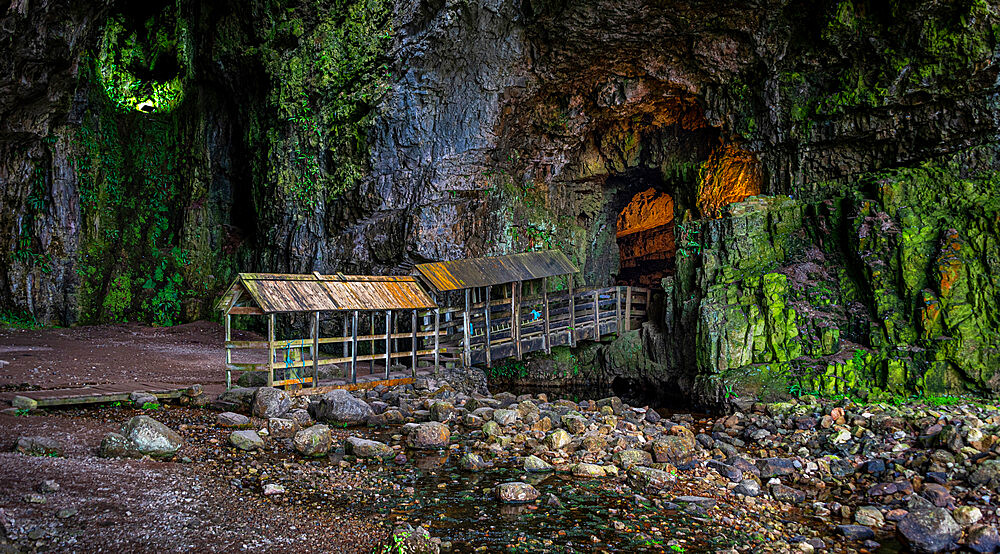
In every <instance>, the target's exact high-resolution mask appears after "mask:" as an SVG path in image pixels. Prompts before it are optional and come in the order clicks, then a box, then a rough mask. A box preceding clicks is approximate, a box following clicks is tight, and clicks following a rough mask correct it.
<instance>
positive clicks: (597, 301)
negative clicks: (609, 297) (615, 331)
mask: <svg viewBox="0 0 1000 554" xmlns="http://www.w3.org/2000/svg"><path fill="white" fill-rule="evenodd" d="M600 338H601V292H600V291H597V290H595V291H594V340H598V339H600Z"/></svg>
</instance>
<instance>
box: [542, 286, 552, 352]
mask: <svg viewBox="0 0 1000 554" xmlns="http://www.w3.org/2000/svg"><path fill="white" fill-rule="evenodd" d="M542 304H544V306H545V307H544V308H542V309H543V310H544V313H543V314H542V316H543V317H544V318H545V320H544V321H543V322H542V325H544V326H545V330H544V332H545V335H543V339H542V340H543V342H542V344H543V345H545V353H546V354H551V353H552V337H550V336H549V280H548V277H542Z"/></svg>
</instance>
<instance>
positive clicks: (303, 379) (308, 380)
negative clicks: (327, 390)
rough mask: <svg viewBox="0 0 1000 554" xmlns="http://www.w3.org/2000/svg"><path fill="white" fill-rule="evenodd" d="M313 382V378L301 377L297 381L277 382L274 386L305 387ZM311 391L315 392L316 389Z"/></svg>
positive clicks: (285, 380)
mask: <svg viewBox="0 0 1000 554" xmlns="http://www.w3.org/2000/svg"><path fill="white" fill-rule="evenodd" d="M312 382H313V378H312V377H301V378H296V379H284V380H281V381H275V382H274V385H273V386H275V387H284V386H287V385H305V384H307V383H312ZM309 390H314V389H309Z"/></svg>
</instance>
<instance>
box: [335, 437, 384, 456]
mask: <svg viewBox="0 0 1000 554" xmlns="http://www.w3.org/2000/svg"><path fill="white" fill-rule="evenodd" d="M344 451H345V452H346V453H348V454H353V455H355V456H357V457H358V458H379V459H382V460H388V459H390V458H392V457H394V456H395V455H396V452H395V451H394V450H393V449H392V447H391V446H389V445H388V444H385V443H384V442H379V441H373V440H368V439H363V438H360V437H347V440H346V441H344Z"/></svg>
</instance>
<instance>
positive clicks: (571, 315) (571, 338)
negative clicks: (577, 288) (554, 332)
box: [567, 273, 576, 346]
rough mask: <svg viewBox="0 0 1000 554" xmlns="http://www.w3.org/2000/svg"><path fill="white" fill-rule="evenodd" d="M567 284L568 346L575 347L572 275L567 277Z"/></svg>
mask: <svg viewBox="0 0 1000 554" xmlns="http://www.w3.org/2000/svg"><path fill="white" fill-rule="evenodd" d="M567 281H568V283H569V327H568V328H567V330H568V331H569V345H570V346H576V329H575V328H576V299H575V298H574V295H573V274H572V273H571V274H569V275H568V276H567Z"/></svg>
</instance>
